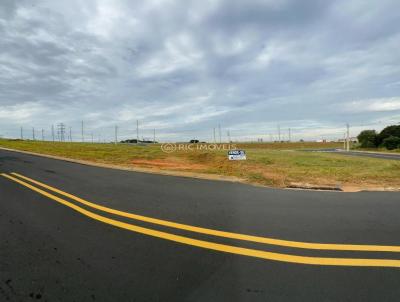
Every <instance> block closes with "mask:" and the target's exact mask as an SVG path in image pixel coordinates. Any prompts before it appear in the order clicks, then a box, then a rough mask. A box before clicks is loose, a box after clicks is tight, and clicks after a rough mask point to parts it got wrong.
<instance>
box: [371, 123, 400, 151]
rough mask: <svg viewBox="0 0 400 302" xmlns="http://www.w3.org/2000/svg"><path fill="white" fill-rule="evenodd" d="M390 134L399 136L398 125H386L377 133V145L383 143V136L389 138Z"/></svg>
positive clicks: (399, 129)
mask: <svg viewBox="0 0 400 302" xmlns="http://www.w3.org/2000/svg"><path fill="white" fill-rule="evenodd" d="M390 136H394V137H399V138H400V125H399V126H396V125H393V126H388V127H386V128H385V129H383V130H382V131H381V133H379V134H378V137H377V145H378V146H379V145H381V144H383V141H384V140H385V138H389V137H390Z"/></svg>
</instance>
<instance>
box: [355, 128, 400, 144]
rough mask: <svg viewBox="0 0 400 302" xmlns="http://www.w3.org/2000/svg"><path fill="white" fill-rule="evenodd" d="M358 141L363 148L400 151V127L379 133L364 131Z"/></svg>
mask: <svg viewBox="0 0 400 302" xmlns="http://www.w3.org/2000/svg"><path fill="white" fill-rule="evenodd" d="M357 139H358V142H359V143H360V146H361V148H378V147H384V148H386V149H388V150H394V149H400V125H399V126H397V125H392V126H388V127H386V128H385V129H383V130H382V131H381V132H379V133H377V132H376V131H375V130H364V131H362V132H361V133H360V134H359V135H358V136H357Z"/></svg>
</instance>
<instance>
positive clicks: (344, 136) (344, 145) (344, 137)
mask: <svg viewBox="0 0 400 302" xmlns="http://www.w3.org/2000/svg"><path fill="white" fill-rule="evenodd" d="M343 150H346V132H345V133H343Z"/></svg>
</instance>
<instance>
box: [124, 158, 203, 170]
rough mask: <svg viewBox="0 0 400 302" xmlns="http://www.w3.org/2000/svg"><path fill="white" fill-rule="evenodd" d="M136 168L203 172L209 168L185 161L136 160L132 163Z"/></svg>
mask: <svg viewBox="0 0 400 302" xmlns="http://www.w3.org/2000/svg"><path fill="white" fill-rule="evenodd" d="M131 163H132V164H133V165H134V166H140V167H146V168H153V169H172V170H185V171H192V170H203V169H205V168H207V167H206V166H205V165H202V164H194V163H188V162H184V161H175V160H171V159H168V160H166V159H152V160H147V159H134V160H132V161H131Z"/></svg>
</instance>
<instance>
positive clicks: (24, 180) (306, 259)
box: [1, 173, 400, 267]
mask: <svg viewBox="0 0 400 302" xmlns="http://www.w3.org/2000/svg"><path fill="white" fill-rule="evenodd" d="M1 175H2V176H4V177H6V178H8V179H9V180H12V181H14V182H16V183H18V184H20V185H23V186H25V187H26V188H29V189H31V190H33V191H35V192H37V193H39V194H41V195H43V196H46V197H48V198H50V199H52V200H54V201H57V202H59V203H61V204H63V205H65V206H67V207H69V208H71V209H73V210H75V211H77V212H79V213H81V214H83V215H85V216H87V217H90V218H92V219H94V220H97V221H100V222H103V223H106V224H109V225H113V226H116V227H119V228H122V229H126V230H130V231H133V232H137V233H141V234H145V235H149V236H153V237H157V238H162V239H166V240H170V241H174V242H178V243H181V244H186V245H191V246H197V247H201V248H205V249H210V250H215V251H220V252H226V253H231V254H238V255H243V256H250V257H256V258H262V259H268V260H275V261H282V262H290V263H300V264H311V265H337V266H374V267H400V260H392V259H361V258H327V257H312V256H297V255H290V254H281V253H275V252H268V251H264V250H255V249H248V248H241V247H237V246H231V245H226V244H219V243H214V242H209V241H204V240H198V239H193V238H189V237H185V236H180V235H174V234H171V233H167V232H162V231H157V230H154V229H149V228H144V227H140V226H137V225H133V224H130V223H125V222H122V221H119V220H115V219H111V218H108V217H105V216H102V215H99V214H96V213H94V212H91V211H88V210H86V209H84V208H82V207H80V206H78V205H76V204H74V203H71V202H69V201H67V200H65V199H63V198H60V197H58V196H56V195H53V194H51V193H49V192H48V191H51V192H54V193H57V194H59V195H61V196H64V197H67V198H68V199H71V200H74V201H76V202H78V203H80V204H83V205H85V206H87V207H89V208H93V209H96V210H100V211H102V212H105V213H109V214H114V215H117V216H121V217H125V218H130V219H134V220H139V221H144V222H148V223H152V224H156V225H162V226H167V227H171V228H175V229H180V230H185V231H191V232H195V233H201V234H206V235H212V236H217V237H224V238H230V239H237V240H243V241H250V242H256V243H263V244H270V245H277V246H283V247H290V248H301V249H312V250H334V251H358V252H365V251H368V252H400V246H382V245H354V244H330V243H310V242H299V241H289V240H281V239H274V238H267V237H259V236H251V235H245V234H238V233H232V232H225V231H219V230H213V229H208V228H201V227H196V226H191V225H186V224H181V223H176V222H172V221H168V220H161V219H157V218H152V217H147V216H142V215H137V214H133V213H128V212H123V211H119V210H116V209H112V208H108V207H104V206H101V205H98V204H95V203H92V202H89V201H87V200H84V199H82V198H79V197H77V196H74V195H72V194H69V193H67V192H64V191H61V190H59V189H57V188H54V187H51V186H49V185H47V184H44V183H42V182H39V181H37V180H34V179H31V178H28V177H26V176H23V175H21V174H18V173H11V175H9V174H5V173H2V174H1ZM34 185H36V186H34ZM43 189H46V190H48V191H45V190H43Z"/></svg>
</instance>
